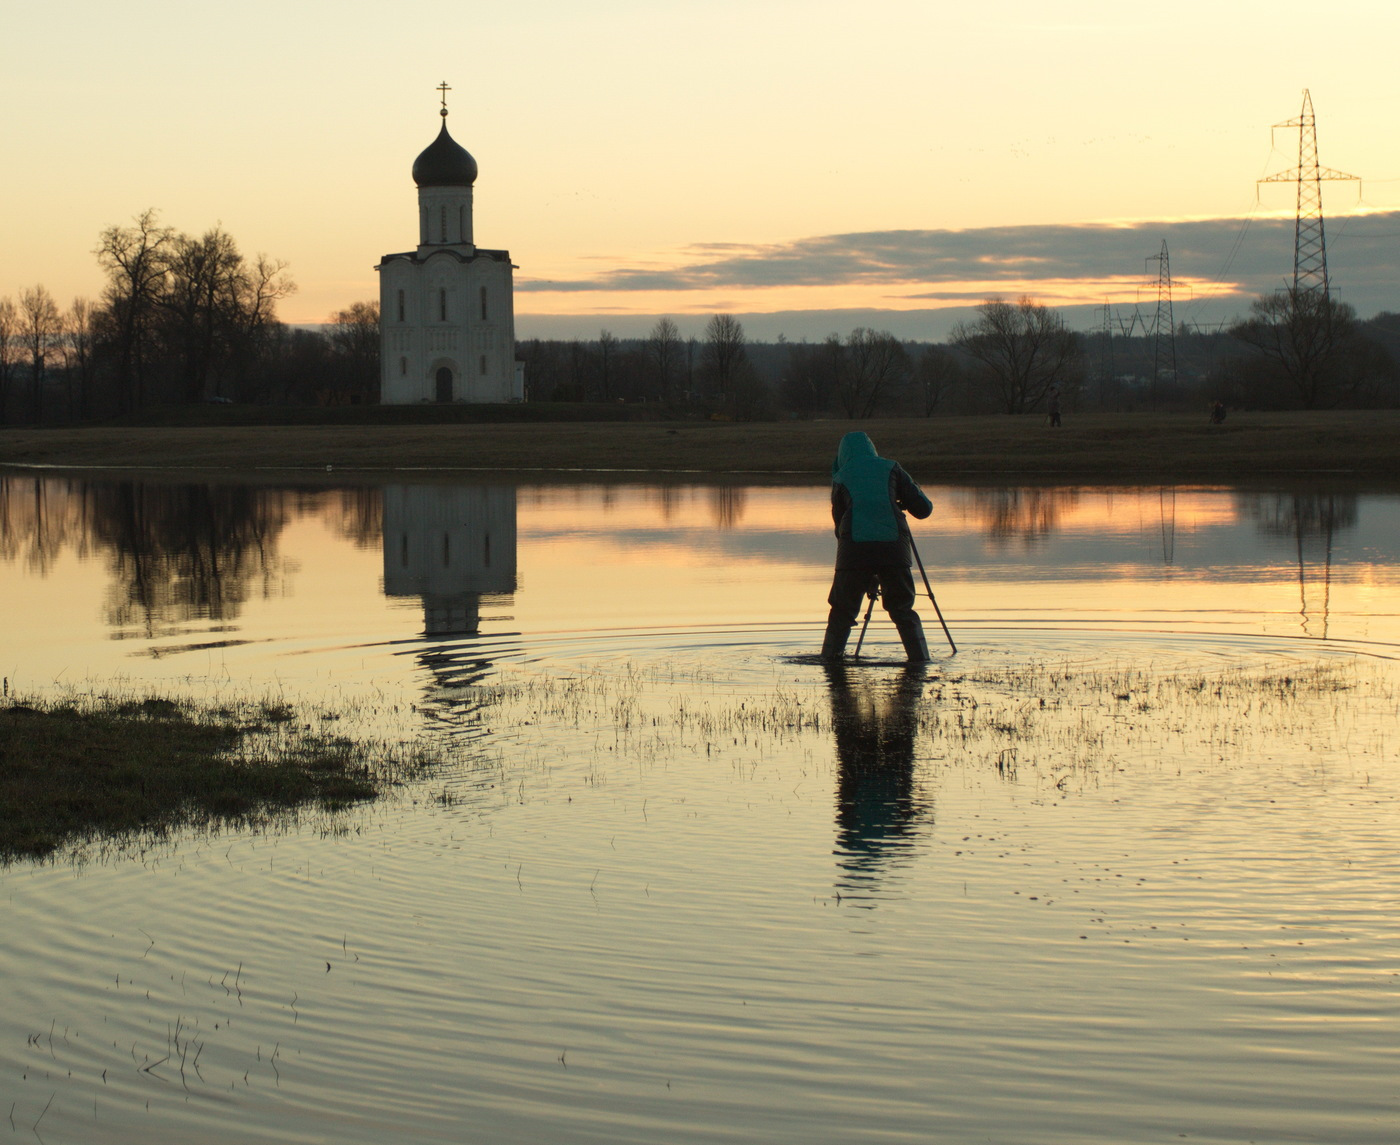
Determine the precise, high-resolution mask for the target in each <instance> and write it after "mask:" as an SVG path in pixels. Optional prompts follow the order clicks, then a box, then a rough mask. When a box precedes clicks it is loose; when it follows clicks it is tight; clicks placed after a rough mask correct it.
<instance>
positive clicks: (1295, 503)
mask: <svg viewBox="0 0 1400 1145" xmlns="http://www.w3.org/2000/svg"><path fill="white" fill-rule="evenodd" d="M1237 504H1238V506H1239V511H1240V514H1241V515H1242V516H1244V517H1246V518H1248V519H1250V520H1252V521H1254V522H1255V523H1256V524H1257V525H1258V527H1259V531H1260V532H1261V533H1263V534H1264V535H1265V536H1268V537H1283V538H1289V539H1291V540H1292V541H1293V543H1294V547H1295V549H1296V551H1297V559H1298V598H1299V607H1298V612H1299V615H1300V618H1301V624H1302V627H1303V632H1304V633H1305V634H1307V635H1309V636H1312V635H1319V636H1321V637H1322V639H1324V640H1326V639H1327V626H1328V622H1329V620H1330V613H1331V603H1332V544H1333V541H1334V540H1335V538H1336V534H1337V531H1338V530H1339V529H1353V528H1355V527H1356V520H1357V497H1356V494H1354V493H1335V492H1326V491H1308V492H1302V493H1245V494H1240V495H1239V497H1238V499H1237ZM1309 562H1311V563H1312V564H1313V565H1315V566H1321V574H1322V579H1321V583H1320V584H1318V583H1316V581H1315V583H1314V585H1313V588H1314V589H1315V590H1316V591H1315V592H1314V599H1312V600H1311V601H1310V600H1309V599H1308V571H1307V566H1308V564H1309ZM1313 576H1314V578H1316V576H1317V574H1316V573H1314V574H1313ZM1318 597H1320V599H1318ZM1317 612H1320V613H1321V621H1322V629H1321V631H1320V632H1319V633H1314V632H1313V631H1312V623H1313V619H1314V617H1313V614H1314V613H1317Z"/></svg>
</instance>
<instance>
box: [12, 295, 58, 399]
mask: <svg viewBox="0 0 1400 1145" xmlns="http://www.w3.org/2000/svg"><path fill="white" fill-rule="evenodd" d="M19 309H20V327H21V330H22V332H23V336H24V343H25V348H26V349H27V350H28V352H29V376H30V379H31V384H32V387H33V389H32V393H33V398H32V401H31V405H32V408H33V412H34V420H35V421H43V420H44V376H45V364H46V362H47V360H48V355H49V351H50V350H52V349H55V348H57V347H58V346H59V345H60V341H59V340H60V338H61V337H62V335H63V323H62V321H61V320H60V318H59V314H58V306H57V305H56V304H55V303H54V300H53V295H52V294H50V293H49V292H48V290H47V289H46V288H45V287H44V286H43V285H39V286H35V287H33V288H31V289H29V290H21V291H20V294H19Z"/></svg>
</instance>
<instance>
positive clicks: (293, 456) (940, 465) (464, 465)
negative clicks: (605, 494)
mask: <svg viewBox="0 0 1400 1145" xmlns="http://www.w3.org/2000/svg"><path fill="white" fill-rule="evenodd" d="M851 429H862V430H865V431H866V432H868V433H869V434H870V435H871V437H872V438H874V440H875V444H876V446H877V447H878V448H879V449H880V451H881V452H882V453H884V454H886V455H887V456H891V457H897V458H899V459H900V460H901V461H902V462H904V464H905V467H906V468H908V469H909V470H910V472H911V473H913V474H914V475H915V476H916V477H918V478H919V479H921V480H925V481H928V480H937V479H941V478H947V479H953V480H966V479H969V478H990V479H1017V478H1027V479H1043V478H1065V479H1075V480H1099V481H1125V482H1133V481H1240V480H1247V479H1250V478H1255V477H1260V476H1302V475H1323V474H1348V475H1351V476H1354V477H1362V478H1368V479H1395V478H1397V477H1400V450H1397V443H1400V411H1393V410H1384V411H1345V412H1336V411H1327V412H1321V413H1304V412H1288V413H1239V414H1232V415H1231V416H1230V419H1229V420H1228V421H1227V422H1226V423H1225V424H1224V425H1219V426H1212V425H1209V424H1208V423H1207V420H1206V418H1205V416H1204V415H1201V416H1186V415H1180V414H1161V415H1154V414H1086V415H1072V414H1071V415H1067V416H1066V419H1065V425H1064V427H1063V428H1062V429H1056V430H1052V429H1050V428H1048V427H1047V426H1046V424H1045V421H1044V419H1043V418H1032V417H968V418H933V419H901V420H874V421H863V422H845V421H815V422H762V423H751V424H730V423H719V422H715V423H710V422H670V423H667V422H621V423H604V422H572V421H571V422H547V423H533V424H521V423H503V424H489V425H488V424H459V425H440V424H439V425H392V424H375V425H324V424H322V425H266V426H246V425H244V426H235V425H227V426H196V427H188V426H187V427H168V426H96V427H89V428H79V429H73V428H55V429H10V430H4V431H0V464H9V465H66V466H76V467H81V468H106V467H112V466H121V467H134V468H143V467H144V468H176V469H182V470H189V471H212V470H229V469H232V470H248V469H257V468H263V469H285V470H289V471H302V472H318V471H319V472H324V471H325V469H326V467H327V466H331V467H332V468H333V470H335V471H339V472H341V473H342V474H343V473H344V472H345V471H367V472H369V471H385V470H394V469H428V470H442V471H452V470H463V469H466V470H504V471H530V470H558V471H562V470H569V469H587V470H613V471H628V470H630V471H644V472H647V473H656V472H674V473H693V474H698V475H714V476H722V475H726V474H738V475H749V476H772V477H781V478H785V479H804V478H809V479H812V480H824V479H825V478H826V476H827V474H828V472H829V467H830V461H831V457H832V455H833V453H834V451H835V447H836V443H837V441H838V440H839V439H840V437H841V435H842V434H843V433H845V432H846V431H848V430H851Z"/></svg>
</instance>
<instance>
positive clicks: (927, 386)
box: [915, 346, 963, 417]
mask: <svg viewBox="0 0 1400 1145" xmlns="http://www.w3.org/2000/svg"><path fill="white" fill-rule="evenodd" d="M962 373H963V370H962V363H961V362H959V361H958V359H957V357H956V356H955V355H954V354H953V353H952V352H951V351H949V350H948V349H947V347H945V346H926V347H924V352H923V353H922V354H920V355H919V362H918V366H917V367H916V368H915V380H916V382H917V385H918V389H919V397H920V399H921V404H922V405H923V410H924V417H932V416H933V411H934V410H936V409H937V408H938V407H939V405H940V404H942V402H943V400H944V399H945V398H946V397H947V396H948V394H949V392H950V391H951V390H952V389H953V388H954V387H955V386H956V385H957V384H958V382H960V381H961V380H962Z"/></svg>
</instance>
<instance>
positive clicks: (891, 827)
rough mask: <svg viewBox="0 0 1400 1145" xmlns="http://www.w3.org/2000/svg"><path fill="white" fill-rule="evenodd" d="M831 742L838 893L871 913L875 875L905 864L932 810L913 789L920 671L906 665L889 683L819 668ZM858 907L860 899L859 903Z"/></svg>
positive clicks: (838, 667) (843, 669)
mask: <svg viewBox="0 0 1400 1145" xmlns="http://www.w3.org/2000/svg"><path fill="white" fill-rule="evenodd" d="M826 673H827V681H828V683H829V684H830V686H831V724H832V729H833V731H834V732H835V736H836V754H837V758H838V761H839V772H838V775H837V781H836V852H835V853H836V855H837V864H838V866H839V867H840V870H841V874H840V877H839V879H838V884H837V885H838V893H839V894H840V895H841V896H842V898H843V899H845V898H854V899H855V900H856V902H857V904H860V905H866V906H873V905H874V903H873V902H872V901H868V900H870V899H872V898H873V895H874V892H875V891H876V889H877V884H878V882H879V879H880V877H881V875H882V874H883V873H884V871H885V870H886V869H887V868H888V867H890V866H891V865H899V864H901V863H902V862H904V861H907V857H908V849H909V844H910V842H911V840H912V838H913V836H914V833H915V831H916V829H917V827H918V825H919V823H920V821H921V820H924V819H926V818H931V815H932V805H931V804H930V803H929V802H928V801H926V800H924V799H922V798H921V797H920V795H919V793H918V791H917V790H916V788H915V784H914V745H915V740H916V738H917V733H918V727H919V700H920V697H921V696H922V695H923V690H924V679H925V674H926V668H925V667H924V666H923V665H908V666H906V667H905V668H904V670H903V671H902V672H901V673H900V674H899V675H898V676H896V677H895V678H894V679H893V681H891V680H890V678H889V676H887V675H885V674H884V673H881V674H880V675H879V676H878V677H877V676H875V675H873V674H872V673H870V672H869V671H868V670H866V669H859V668H857V669H851V668H848V667H847V666H846V665H845V664H829V665H827V666H826ZM861 900H867V901H865V902H864V903H862V902H861Z"/></svg>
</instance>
